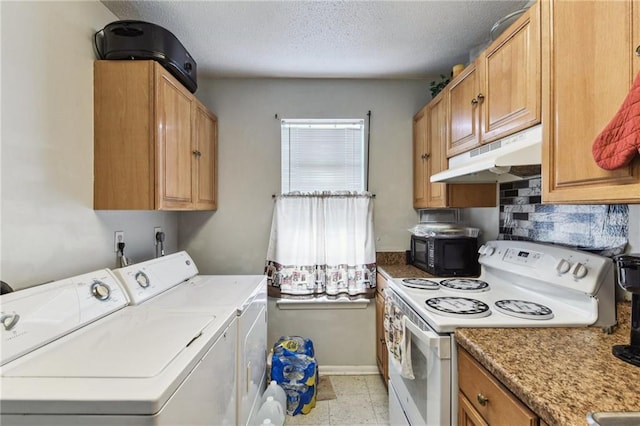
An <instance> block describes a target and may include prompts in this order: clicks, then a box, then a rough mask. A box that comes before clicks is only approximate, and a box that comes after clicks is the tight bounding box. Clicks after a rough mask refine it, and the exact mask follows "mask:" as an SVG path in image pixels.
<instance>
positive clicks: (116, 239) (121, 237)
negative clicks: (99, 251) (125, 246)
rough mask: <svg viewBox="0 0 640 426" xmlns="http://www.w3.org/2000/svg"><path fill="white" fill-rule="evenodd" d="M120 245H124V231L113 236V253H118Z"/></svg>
mask: <svg viewBox="0 0 640 426" xmlns="http://www.w3.org/2000/svg"><path fill="white" fill-rule="evenodd" d="M118 243H124V231H116V232H115V235H114V236H113V251H115V252H118Z"/></svg>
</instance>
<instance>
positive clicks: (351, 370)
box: [318, 365, 380, 376]
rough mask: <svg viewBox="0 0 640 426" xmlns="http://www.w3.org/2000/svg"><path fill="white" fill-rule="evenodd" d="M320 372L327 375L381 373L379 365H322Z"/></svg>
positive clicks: (319, 368)
mask: <svg viewBox="0 0 640 426" xmlns="http://www.w3.org/2000/svg"><path fill="white" fill-rule="evenodd" d="M318 373H319V374H326V375H327V376H355V375H358V376H360V375H369V374H371V375H373V374H380V371H378V366H377V365H321V366H319V367H318Z"/></svg>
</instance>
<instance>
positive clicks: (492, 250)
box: [484, 246, 496, 256]
mask: <svg viewBox="0 0 640 426" xmlns="http://www.w3.org/2000/svg"><path fill="white" fill-rule="evenodd" d="M495 252H496V248H495V247H491V246H487V248H486V249H485V251H484V254H486V255H487V256H491V255H493V253H495Z"/></svg>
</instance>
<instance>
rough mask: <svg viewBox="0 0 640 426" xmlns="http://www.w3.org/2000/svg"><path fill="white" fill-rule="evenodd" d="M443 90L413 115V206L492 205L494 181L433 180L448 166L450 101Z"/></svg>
mask: <svg viewBox="0 0 640 426" xmlns="http://www.w3.org/2000/svg"><path fill="white" fill-rule="evenodd" d="M446 100H447V98H446V94H445V93H444V92H441V93H440V94H438V96H436V97H435V98H433V100H431V102H429V103H428V104H427V105H426V106H425V107H424V108H422V109H421V110H420V111H419V112H418V113H417V114H416V115H415V116H414V118H413V149H414V151H413V163H414V169H413V194H414V195H413V207H414V208H427V207H493V206H495V205H496V202H497V195H496V194H497V191H496V185H495V184H445V183H431V181H430V178H431V175H433V174H436V173H439V172H441V171H443V170H445V169H446V168H447V157H446V143H447V137H446V136H447V103H446Z"/></svg>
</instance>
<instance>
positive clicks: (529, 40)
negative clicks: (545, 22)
mask: <svg viewBox="0 0 640 426" xmlns="http://www.w3.org/2000/svg"><path fill="white" fill-rule="evenodd" d="M540 55H541V44H540V2H537V3H535V4H533V5H532V6H531V7H530V8H529V9H528V10H527V11H526V12H525V13H524V14H523V15H522V16H521V17H520V18H518V19H517V20H516V22H514V23H513V24H512V25H511V26H510V27H509V29H508V30H506V31H505V32H504V33H503V34H501V35H500V36H498V38H497V39H496V40H495V41H494V42H493V43H491V45H490V46H489V47H488V48H487V49H486V50H485V51H484V52H483V53H482V54H481V55H480V59H479V61H478V68H479V76H480V81H481V82H482V85H481V88H480V92H479V94H478V95H477V96H476V98H477V99H478V102H479V103H480V108H481V121H480V123H481V125H480V132H481V136H480V139H481V142H482V143H487V142H491V141H494V140H496V139H499V138H502V137H505V136H507V135H509V134H512V133H515V132H517V131H519V130H522V129H526V128H528V127H531V126H533V125H535V124H537V123H540V118H541V112H540V110H541V102H542V99H541V93H540V91H541V76H540V66H541V65H540V62H541V57H540Z"/></svg>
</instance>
